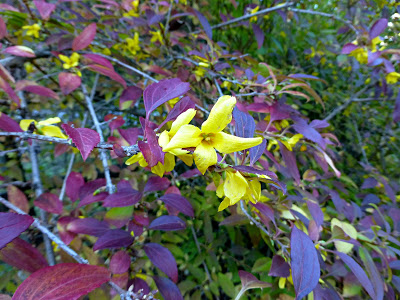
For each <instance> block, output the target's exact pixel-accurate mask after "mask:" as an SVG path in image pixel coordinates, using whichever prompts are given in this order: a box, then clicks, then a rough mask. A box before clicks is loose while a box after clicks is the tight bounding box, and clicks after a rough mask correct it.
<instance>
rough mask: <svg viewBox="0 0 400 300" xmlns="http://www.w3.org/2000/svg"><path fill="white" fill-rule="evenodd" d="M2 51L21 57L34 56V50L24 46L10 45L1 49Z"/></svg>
mask: <svg viewBox="0 0 400 300" xmlns="http://www.w3.org/2000/svg"><path fill="white" fill-rule="evenodd" d="M3 53H7V54H12V55H15V56H22V57H36V55H35V52H33V50H32V49H31V48H28V47H26V46H11V47H8V48H6V49H4V50H3Z"/></svg>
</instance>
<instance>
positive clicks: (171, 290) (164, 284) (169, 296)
mask: <svg viewBox="0 0 400 300" xmlns="http://www.w3.org/2000/svg"><path fill="white" fill-rule="evenodd" d="M153 279H154V281H155V283H156V285H157V288H158V290H159V291H160V293H161V295H162V296H163V298H164V299H165V300H183V297H182V294H181V292H180V290H179V288H178V287H177V286H176V285H175V283H173V282H172V281H171V280H169V279H168V278H165V277H160V276H153Z"/></svg>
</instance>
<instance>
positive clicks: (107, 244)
mask: <svg viewBox="0 0 400 300" xmlns="http://www.w3.org/2000/svg"><path fill="white" fill-rule="evenodd" d="M132 243H133V236H131V234H130V233H129V232H127V231H125V230H121V229H110V230H108V231H107V232H106V233H105V234H103V235H102V236H100V237H99V238H98V240H97V241H96V243H95V244H94V245H93V251H96V250H100V249H106V248H107V249H111V248H121V247H128V246H129V245H130V244H132Z"/></svg>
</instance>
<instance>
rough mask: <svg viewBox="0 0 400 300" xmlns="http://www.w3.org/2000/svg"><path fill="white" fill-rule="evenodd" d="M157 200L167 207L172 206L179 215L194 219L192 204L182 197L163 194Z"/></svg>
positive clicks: (173, 194)
mask: <svg viewBox="0 0 400 300" xmlns="http://www.w3.org/2000/svg"><path fill="white" fill-rule="evenodd" d="M158 200H161V201H162V202H164V203H165V204H167V205H168V206H172V207H173V208H175V209H177V210H178V211H180V212H181V213H183V214H185V215H187V216H189V217H192V218H194V212H193V207H192V204H190V202H189V201H188V200H187V199H186V198H185V197H183V196H181V195H179V194H175V193H170V194H165V195H164V196H162V197H161V198H159V199H158Z"/></svg>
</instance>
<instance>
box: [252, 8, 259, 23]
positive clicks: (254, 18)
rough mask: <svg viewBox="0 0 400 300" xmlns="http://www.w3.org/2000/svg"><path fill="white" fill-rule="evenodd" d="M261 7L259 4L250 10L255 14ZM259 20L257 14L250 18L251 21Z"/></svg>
mask: <svg viewBox="0 0 400 300" xmlns="http://www.w3.org/2000/svg"><path fill="white" fill-rule="evenodd" d="M259 9H260V7H259V6H256V7H254V8H253V9H252V10H251V11H250V15H252V14H255V13H256V12H258V10H259ZM254 22H257V16H254V17H251V18H250V23H254Z"/></svg>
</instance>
